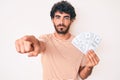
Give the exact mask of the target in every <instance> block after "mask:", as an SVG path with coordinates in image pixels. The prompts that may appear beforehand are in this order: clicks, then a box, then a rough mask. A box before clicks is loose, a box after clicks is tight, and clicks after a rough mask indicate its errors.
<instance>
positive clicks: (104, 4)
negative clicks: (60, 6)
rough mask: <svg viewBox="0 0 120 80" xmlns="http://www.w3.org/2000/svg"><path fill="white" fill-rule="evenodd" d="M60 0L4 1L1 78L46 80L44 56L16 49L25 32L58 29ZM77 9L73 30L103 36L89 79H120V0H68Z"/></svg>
mask: <svg viewBox="0 0 120 80" xmlns="http://www.w3.org/2000/svg"><path fill="white" fill-rule="evenodd" d="M58 1H60V0H0V80H42V66H41V55H39V56H37V57H27V54H19V53H18V52H17V51H16V49H15V40H16V39H18V38H20V37H22V36H24V35H34V36H36V37H39V35H41V34H46V33H52V32H54V27H53V24H52V22H51V19H50V10H51V7H52V5H53V4H54V3H55V2H58ZM68 1H69V2H70V3H71V4H72V5H73V6H74V7H75V10H76V14H77V16H76V20H75V21H74V23H73V24H72V26H71V29H70V31H71V32H72V33H73V34H74V35H78V34H79V33H80V32H94V33H97V34H99V35H100V36H101V37H102V41H101V43H100V45H99V46H98V48H97V50H96V53H97V55H98V56H99V58H100V63H99V64H98V65H97V66H95V68H94V70H93V73H92V75H91V76H90V77H89V78H87V79H86V80H120V75H119V73H120V62H119V61H120V58H119V57H120V5H119V4H120V0H68Z"/></svg>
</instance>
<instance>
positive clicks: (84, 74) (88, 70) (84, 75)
mask: <svg viewBox="0 0 120 80" xmlns="http://www.w3.org/2000/svg"><path fill="white" fill-rule="evenodd" d="M92 69H93V67H87V66H86V67H83V68H82V69H81V70H80V73H79V74H80V77H81V78H82V79H86V78H87V77H88V76H89V75H90V74H91V72H92Z"/></svg>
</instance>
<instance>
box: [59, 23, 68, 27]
mask: <svg viewBox="0 0 120 80" xmlns="http://www.w3.org/2000/svg"><path fill="white" fill-rule="evenodd" d="M59 26H64V27H66V26H65V25H64V24H58V25H57V27H59Z"/></svg>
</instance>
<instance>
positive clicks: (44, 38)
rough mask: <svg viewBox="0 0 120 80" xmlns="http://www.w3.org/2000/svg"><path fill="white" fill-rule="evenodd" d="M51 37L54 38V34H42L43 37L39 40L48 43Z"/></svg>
mask: <svg viewBox="0 0 120 80" xmlns="http://www.w3.org/2000/svg"><path fill="white" fill-rule="evenodd" d="M51 37H52V33H50V34H42V35H40V36H39V40H42V41H43V40H44V41H45V42H46V41H47V40H49V39H50V38H51Z"/></svg>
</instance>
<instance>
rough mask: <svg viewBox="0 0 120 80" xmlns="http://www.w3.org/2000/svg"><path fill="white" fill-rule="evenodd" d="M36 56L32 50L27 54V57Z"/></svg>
mask: <svg viewBox="0 0 120 80" xmlns="http://www.w3.org/2000/svg"><path fill="white" fill-rule="evenodd" d="M35 56H38V54H37V53H36V52H35V51H32V52H30V53H29V54H28V57H35Z"/></svg>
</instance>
